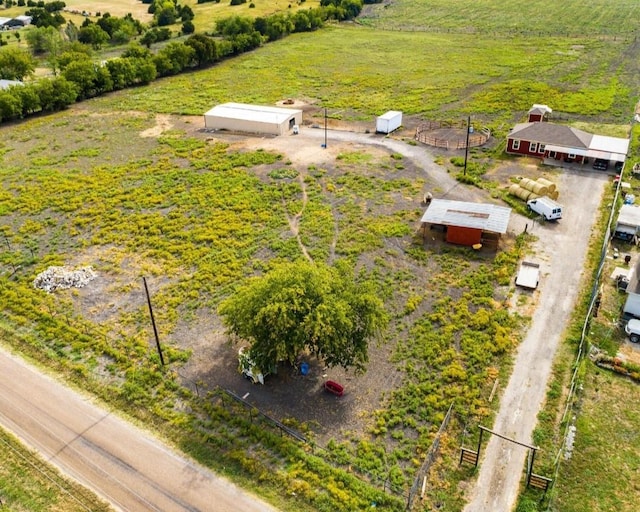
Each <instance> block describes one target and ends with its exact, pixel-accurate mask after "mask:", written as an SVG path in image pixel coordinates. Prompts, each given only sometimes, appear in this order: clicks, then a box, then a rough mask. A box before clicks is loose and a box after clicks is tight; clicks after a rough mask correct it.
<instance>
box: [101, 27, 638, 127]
mask: <svg viewBox="0 0 640 512" xmlns="http://www.w3.org/2000/svg"><path fill="white" fill-rule="evenodd" d="M625 49H626V46H625V45H624V44H623V43H621V42H615V41H593V40H591V41H590V40H587V39H585V40H567V39H561V38H540V39H536V40H535V41H532V40H530V39H523V38H521V39H514V40H502V39H498V40H496V39H494V38H490V37H484V38H483V37H477V36H473V35H456V36H452V35H446V34H425V33H399V32H385V33H380V32H377V31H374V30H371V29H367V28H362V27H353V26H340V27H329V28H326V29H323V30H321V31H318V32H314V33H305V34H295V35H292V36H290V37H288V38H287V39H286V40H283V41H279V42H276V43H270V44H267V45H265V46H264V47H263V48H260V49H259V50H257V51H255V52H251V53H250V54H246V55H243V56H241V57H238V58H236V59H232V60H228V61H225V62H223V63H221V64H219V65H217V66H214V67H212V68H209V69H207V70H203V71H201V72H197V73H195V72H194V73H189V74H185V75H181V76H177V77H172V78H167V79H164V80H161V81H158V82H156V83H154V84H152V85H150V86H146V87H140V88H136V89H134V90H130V91H126V92H121V93H117V94H114V95H111V96H108V97H105V98H102V99H100V100H98V101H97V102H96V103H95V105H97V106H99V107H101V108H105V109H109V110H111V109H120V110H145V111H150V112H165V113H176V114H190V115H200V114H202V113H204V112H206V111H207V110H208V109H209V108H211V107H212V106H213V105H215V104H218V103H223V102H227V101H238V102H246V103H259V104H273V103H275V102H276V101H278V100H282V99H284V98H289V97H294V98H299V99H303V100H304V99H306V100H308V101H309V102H311V103H315V104H317V105H320V106H326V107H328V108H330V109H332V110H334V111H341V114H340V115H341V116H342V117H348V116H349V115H351V116H353V117H360V118H369V119H373V117H374V116H375V115H379V114H380V113H381V112H385V111H386V110H389V109H392V108H393V109H397V110H401V111H403V112H405V113H408V114H421V115H425V116H429V117H432V118H433V117H436V118H442V117H455V118H459V117H460V116H462V115H465V114H467V113H473V114H474V115H476V116H482V117H489V118H494V119H502V120H505V119H508V120H509V122H511V120H512V117H513V115H514V112H516V113H518V114H519V113H521V112H526V110H527V109H528V108H529V107H530V106H531V104H532V103H540V102H542V103H547V104H549V105H552V108H554V110H558V111H563V112H575V113H579V114H581V115H583V114H592V115H594V114H595V115H602V116H604V115H607V116H609V115H613V116H619V118H620V119H623V118H624V119H628V112H629V108H631V106H632V105H633V99H632V97H631V92H632V91H633V90H635V89H634V88H633V84H632V83H631V82H632V81H633V77H634V76H635V75H634V73H633V72H627V71H626V70H627V65H631V64H629V63H630V62H631V60H626V58H624V57H622V58H621V52H623V51H624V50H625ZM614 62H615V63H616V64H615V67H614V68H613V69H612V66H614V64H612V63H614ZM610 112H612V113H610ZM624 116H627V117H624Z"/></svg>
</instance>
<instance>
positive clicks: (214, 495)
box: [0, 348, 276, 512]
mask: <svg viewBox="0 0 640 512" xmlns="http://www.w3.org/2000/svg"><path fill="white" fill-rule="evenodd" d="M0 424H2V426H3V427H5V428H6V429H7V430H9V431H11V432H13V433H14V434H15V435H16V436H17V437H18V438H19V439H21V440H22V441H23V442H24V443H26V444H27V445H28V446H30V447H31V448H33V449H35V450H37V451H38V452H40V454H41V455H42V456H43V457H44V458H45V459H46V460H48V461H49V462H51V463H53V464H54V465H55V466H57V467H58V468H60V470H62V472H63V473H65V474H67V475H69V476H71V477H72V478H74V479H75V480H77V481H78V482H80V483H81V484H83V485H85V486H86V487H88V488H90V489H92V490H94V491H95V492H96V493H97V494H98V495H100V496H101V497H102V498H104V499H105V500H106V501H107V502H108V503H111V505H112V506H113V508H114V509H115V510H121V511H126V512H138V511H159V512H160V511H161V512H185V511H189V512H196V511H207V512H211V511H215V512H232V511H233V512H235V511H242V512H274V511H276V509H275V508H273V507H271V506H270V505H268V504H266V503H264V502H262V501H260V500H258V499H257V498H256V497H254V496H251V495H250V494H248V493H247V492H245V491H243V490H242V489H240V488H238V487H237V486H235V485H234V484H232V483H231V482H229V481H227V480H225V479H223V478H221V477H219V476H217V475H215V474H213V473H212V472H211V471H209V470H207V469H205V468H203V467H201V466H199V465H197V464H196V463H194V462H192V461H189V460H187V459H186V458H185V457H183V456H181V455H179V454H177V453H176V452H174V451H173V450H172V449H170V448H169V447H168V446H166V445H164V444H163V443H162V442H160V441H159V440H157V439H156V438H154V437H153V436H152V435H151V434H149V433H148V432H145V431H143V430H141V429H138V428H136V427H134V426H132V425H131V424H129V423H127V422H125V421H123V420H122V419H121V418H119V417H118V416H116V415H114V414H113V413H110V412H109V411H107V410H104V409H102V408H100V407H98V406H96V405H95V404H93V403H91V401H90V398H88V397H87V396H83V395H81V394H79V393H77V392H74V391H72V390H70V389H69V388H67V387H65V386H63V385H61V384H60V383H59V382H57V381H55V380H53V379H52V378H50V377H48V376H46V375H44V374H42V373H41V372H40V371H38V370H37V369H35V368H33V367H31V366H29V365H27V364H26V363H25V362H24V361H23V360H21V359H19V358H18V357H16V356H14V355H11V354H9V353H8V352H6V351H5V350H4V349H2V348H0Z"/></svg>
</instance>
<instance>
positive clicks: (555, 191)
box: [547, 190, 559, 201]
mask: <svg viewBox="0 0 640 512" xmlns="http://www.w3.org/2000/svg"><path fill="white" fill-rule="evenodd" d="M547 195H548V196H549V197H550V198H551V199H553V200H554V201H555V200H556V199H558V195H559V193H558V191H557V190H554V191H552V192H549V193H548V194H547Z"/></svg>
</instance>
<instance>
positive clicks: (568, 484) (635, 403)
mask: <svg viewBox="0 0 640 512" xmlns="http://www.w3.org/2000/svg"><path fill="white" fill-rule="evenodd" d="M638 422H640V393H638V384H637V383H634V382H632V381H631V380H627V379H625V378H624V377H620V376H619V375H615V374H612V373H609V372H607V371H606V370H602V369H599V368H597V367H595V366H593V365H589V368H588V369H587V371H586V378H585V384H584V399H583V401H582V403H581V404H580V411H579V415H578V421H577V423H576V427H577V431H576V436H575V444H574V447H573V452H572V455H571V458H570V459H569V460H568V461H566V462H563V464H562V468H561V471H560V474H559V482H560V485H559V486H558V488H557V493H556V496H555V499H554V510H562V512H579V511H583V510H591V511H594V512H604V511H608V510H616V511H620V512H631V511H633V510H636V509H637V503H636V499H635V497H637V496H638V493H639V492H640V484H639V483H638V481H637V478H638V471H637V470H638V467H640V453H639V452H638V445H639V443H640V432H639V431H638Z"/></svg>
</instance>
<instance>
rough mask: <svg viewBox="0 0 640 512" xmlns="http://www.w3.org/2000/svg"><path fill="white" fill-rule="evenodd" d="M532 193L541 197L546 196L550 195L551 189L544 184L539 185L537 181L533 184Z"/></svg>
mask: <svg viewBox="0 0 640 512" xmlns="http://www.w3.org/2000/svg"><path fill="white" fill-rule="evenodd" d="M531 191H532V192H533V193H534V194H537V195H539V196H546V195H547V194H548V193H549V189H548V188H547V186H546V185H543V184H542V183H538V182H537V181H534V182H533V187H532V188H531Z"/></svg>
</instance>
